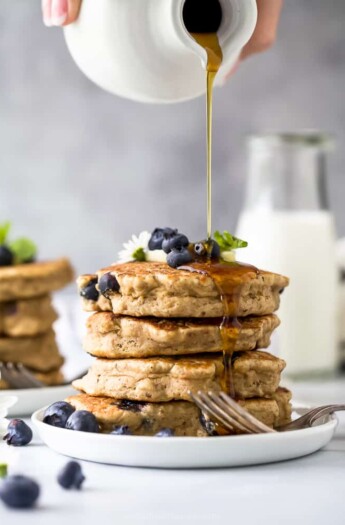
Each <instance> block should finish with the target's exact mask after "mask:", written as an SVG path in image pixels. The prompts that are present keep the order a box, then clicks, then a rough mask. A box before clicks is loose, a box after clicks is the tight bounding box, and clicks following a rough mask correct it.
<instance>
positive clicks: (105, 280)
mask: <svg viewBox="0 0 345 525" xmlns="http://www.w3.org/2000/svg"><path fill="white" fill-rule="evenodd" d="M98 288H99V291H100V292H101V294H102V295H104V297H107V298H108V295H109V292H118V291H119V290H120V285H119V283H118V280H117V279H116V277H115V276H114V275H112V274H111V273H105V274H104V275H102V277H101V278H100V280H99V283H98Z"/></svg>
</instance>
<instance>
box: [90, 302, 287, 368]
mask: <svg viewBox="0 0 345 525" xmlns="http://www.w3.org/2000/svg"><path fill="white" fill-rule="evenodd" d="M221 321H222V320H221V319H217V318H213V319H171V320H169V319H159V318H155V317H146V318H144V317H128V316H119V315H115V314H113V313H112V312H98V313H95V314H93V315H91V316H90V317H89V318H88V320H87V333H86V336H85V338H84V350H85V351H86V352H88V353H89V354H91V355H94V356H96V357H106V358H113V359H121V358H128V357H152V356H164V355H168V356H169V355H170V356H175V355H187V354H196V353H203V352H219V351H220V350H221V348H222V339H221V334H220V330H219V326H220V324H221ZM239 322H240V325H241V328H240V329H239V328H238V326H239V324H238V323H237V322H236V323H235V322H234V323H233V325H231V324H230V326H229V329H228V332H227V337H228V338H229V339H230V340H232V341H233V345H234V350H235V351H242V350H255V349H257V348H266V347H268V346H269V344H270V338H271V334H272V332H273V330H274V329H275V328H276V327H277V326H278V325H279V319H278V318H277V316H275V315H273V314H272V315H265V316H261V317H253V316H252V317H243V318H241V319H239Z"/></svg>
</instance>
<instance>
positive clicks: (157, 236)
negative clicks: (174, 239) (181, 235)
mask: <svg viewBox="0 0 345 525" xmlns="http://www.w3.org/2000/svg"><path fill="white" fill-rule="evenodd" d="M176 234H177V230H173V229H172V228H155V229H154V230H153V232H152V233H151V237H150V240H149V245H148V247H149V250H161V249H162V243H163V241H164V236H166V238H167V237H168V236H173V235H176Z"/></svg>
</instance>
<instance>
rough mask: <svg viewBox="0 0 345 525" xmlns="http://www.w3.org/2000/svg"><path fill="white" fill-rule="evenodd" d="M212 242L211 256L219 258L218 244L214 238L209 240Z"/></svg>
mask: <svg viewBox="0 0 345 525" xmlns="http://www.w3.org/2000/svg"><path fill="white" fill-rule="evenodd" d="M210 242H211V243H212V250H211V258H212V259H219V258H220V246H219V244H218V243H217V241H215V240H214V239H211V241H210Z"/></svg>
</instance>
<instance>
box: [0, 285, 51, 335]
mask: <svg viewBox="0 0 345 525" xmlns="http://www.w3.org/2000/svg"><path fill="white" fill-rule="evenodd" d="M56 319H57V314H56V312H55V310H54V308H53V305H52V302H51V298H50V297H49V295H43V296H41V297H34V298H32V299H18V300H17V301H11V302H8V303H0V336H1V335H4V336H7V337H26V336H33V335H38V334H43V333H45V332H47V331H48V330H49V329H50V328H51V327H52V324H53V323H54V321H55V320H56Z"/></svg>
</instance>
